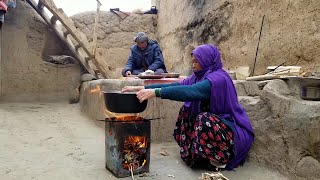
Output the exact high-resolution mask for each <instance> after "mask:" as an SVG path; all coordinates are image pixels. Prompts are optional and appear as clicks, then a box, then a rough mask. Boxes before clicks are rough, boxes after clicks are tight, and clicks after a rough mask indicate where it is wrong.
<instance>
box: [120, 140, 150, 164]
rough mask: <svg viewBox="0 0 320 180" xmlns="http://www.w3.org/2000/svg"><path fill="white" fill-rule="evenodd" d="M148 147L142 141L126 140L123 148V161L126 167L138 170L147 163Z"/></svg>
mask: <svg viewBox="0 0 320 180" xmlns="http://www.w3.org/2000/svg"><path fill="white" fill-rule="evenodd" d="M146 152H147V147H146V146H145V144H144V143H142V142H134V141H132V142H130V141H125V143H124V150H123V154H122V155H123V163H122V166H123V168H124V169H127V170H130V169H133V170H136V169H138V168H139V167H142V166H144V165H145V163H146Z"/></svg>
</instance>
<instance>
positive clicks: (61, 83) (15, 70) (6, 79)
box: [0, 1, 80, 101]
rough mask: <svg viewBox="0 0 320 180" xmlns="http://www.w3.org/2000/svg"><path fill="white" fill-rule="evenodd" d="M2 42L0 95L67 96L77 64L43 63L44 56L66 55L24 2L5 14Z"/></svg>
mask: <svg viewBox="0 0 320 180" xmlns="http://www.w3.org/2000/svg"><path fill="white" fill-rule="evenodd" d="M1 33H2V41H1V51H2V53H1V59H2V61H1V71H0V72H1V82H2V83H1V91H2V93H1V97H2V99H10V100H18V101H25V100H40V99H43V98H45V99H48V98H49V99H53V100H56V99H57V98H58V97H60V98H65V99H66V98H68V96H69V92H70V91H71V90H73V88H75V87H76V85H77V83H79V78H80V70H79V65H69V66H58V65H55V64H50V63H44V62H43V58H42V57H45V56H46V55H68V51H66V50H65V49H66V48H65V47H64V46H63V43H62V42H60V41H59V40H58V39H57V37H56V36H55V35H54V34H52V33H51V32H50V30H49V28H48V27H47V25H46V24H45V23H44V21H43V20H42V19H41V17H40V16H39V15H37V14H36V12H35V11H34V10H33V9H32V8H31V6H29V5H28V4H27V3H26V2H25V1H17V8H15V9H12V10H10V12H9V13H8V14H7V15H6V20H5V24H4V25H3V29H2V32H1Z"/></svg>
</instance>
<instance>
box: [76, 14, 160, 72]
mask: <svg viewBox="0 0 320 180" xmlns="http://www.w3.org/2000/svg"><path fill="white" fill-rule="evenodd" d="M72 19H73V20H74V22H75V25H76V27H77V28H79V29H80V30H81V31H82V32H83V33H84V34H85V35H86V36H87V38H88V39H89V41H92V35H93V33H92V32H93V27H94V20H95V12H85V13H80V14H77V15H74V16H73V17H72ZM156 26H157V16H155V15H149V14H144V15H140V14H130V15H129V16H127V17H125V16H123V18H121V17H119V16H117V15H116V14H115V13H112V12H105V11H102V12H101V15H100V21H99V26H98V44H97V47H98V49H97V56H99V57H102V58H103V59H105V61H106V62H107V63H108V64H109V65H110V66H111V68H110V70H111V71H110V74H111V77H112V78H119V77H121V76H122V75H121V70H122V69H123V68H124V66H125V64H126V63H127V60H128V57H129V54H130V47H131V46H132V45H134V42H133V37H134V36H135V35H136V33H137V32H139V31H143V32H145V33H147V34H148V36H149V37H150V38H152V39H157V36H156Z"/></svg>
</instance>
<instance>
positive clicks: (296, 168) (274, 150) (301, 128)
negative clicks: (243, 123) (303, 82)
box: [236, 80, 320, 180]
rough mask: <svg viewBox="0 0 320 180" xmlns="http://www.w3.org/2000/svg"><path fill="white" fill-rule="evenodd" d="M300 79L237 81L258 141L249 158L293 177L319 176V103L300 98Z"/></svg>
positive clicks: (315, 177) (312, 177)
mask: <svg viewBox="0 0 320 180" xmlns="http://www.w3.org/2000/svg"><path fill="white" fill-rule="evenodd" d="M298 84H299V83H297V81H293V80H287V81H283V80H273V81H265V82H259V83H257V82H247V81H236V87H237V90H238V94H239V101H240V102H241V104H242V105H243V106H244V108H245V109H246V111H247V114H248V116H249V118H250V120H251V123H252V126H253V129H254V132H255V141H254V144H253V147H252V149H251V152H250V154H249V157H250V158H249V159H250V160H251V161H255V162H258V163H259V164H263V165H266V166H268V167H269V168H271V169H274V170H278V171H279V172H281V173H282V174H285V175H288V176H291V177H292V178H291V179H308V180H311V179H314V180H316V179H318V178H319V177H320V173H319V169H320V151H319V148H320V146H319V145H320V102H319V101H306V100H301V99H300V97H299V96H298V94H299V87H298Z"/></svg>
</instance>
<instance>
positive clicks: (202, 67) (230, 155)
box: [122, 45, 254, 170]
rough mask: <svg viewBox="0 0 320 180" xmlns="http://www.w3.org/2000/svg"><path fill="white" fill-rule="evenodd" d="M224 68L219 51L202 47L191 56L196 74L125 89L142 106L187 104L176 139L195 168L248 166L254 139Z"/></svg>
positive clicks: (230, 168) (180, 113)
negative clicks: (158, 101)
mask: <svg viewBox="0 0 320 180" xmlns="http://www.w3.org/2000/svg"><path fill="white" fill-rule="evenodd" d="M222 66H223V65H222V62H221V59H220V52H219V50H218V48H217V47H215V46H213V45H201V46H198V47H197V48H196V49H195V50H193V51H192V68H193V72H194V73H193V74H192V75H191V76H190V77H188V78H186V79H184V80H182V81H181V82H178V83H171V84H154V85H149V86H128V87H125V88H124V89H123V90H122V91H123V92H128V91H138V92H137V97H138V99H139V100H140V101H141V102H142V101H144V100H147V99H151V98H153V97H161V98H162V99H170V100H176V101H183V102H185V103H184V105H183V106H182V107H181V109H180V112H179V115H178V119H177V122H176V128H175V130H174V134H173V136H174V139H175V140H176V141H177V143H178V145H179V146H180V155H181V158H182V159H183V160H184V161H185V162H186V163H187V165H189V166H191V167H197V166H198V167H199V166H200V167H204V168H209V169H212V168H216V167H217V168H221V169H223V168H225V169H228V170H232V169H234V168H236V167H237V166H239V165H241V164H242V163H243V162H244V160H245V157H246V156H247V154H248V152H249V149H250V147H251V144H252V142H253V140H254V133H253V130H252V127H251V124H250V121H249V119H248V117H247V115H246V112H245V111H244V109H243V108H242V107H241V105H240V104H239V102H238V97H237V92H236V89H235V87H234V84H233V82H232V80H231V78H230V76H229V74H228V73H227V72H226V71H225V70H223V69H222Z"/></svg>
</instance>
